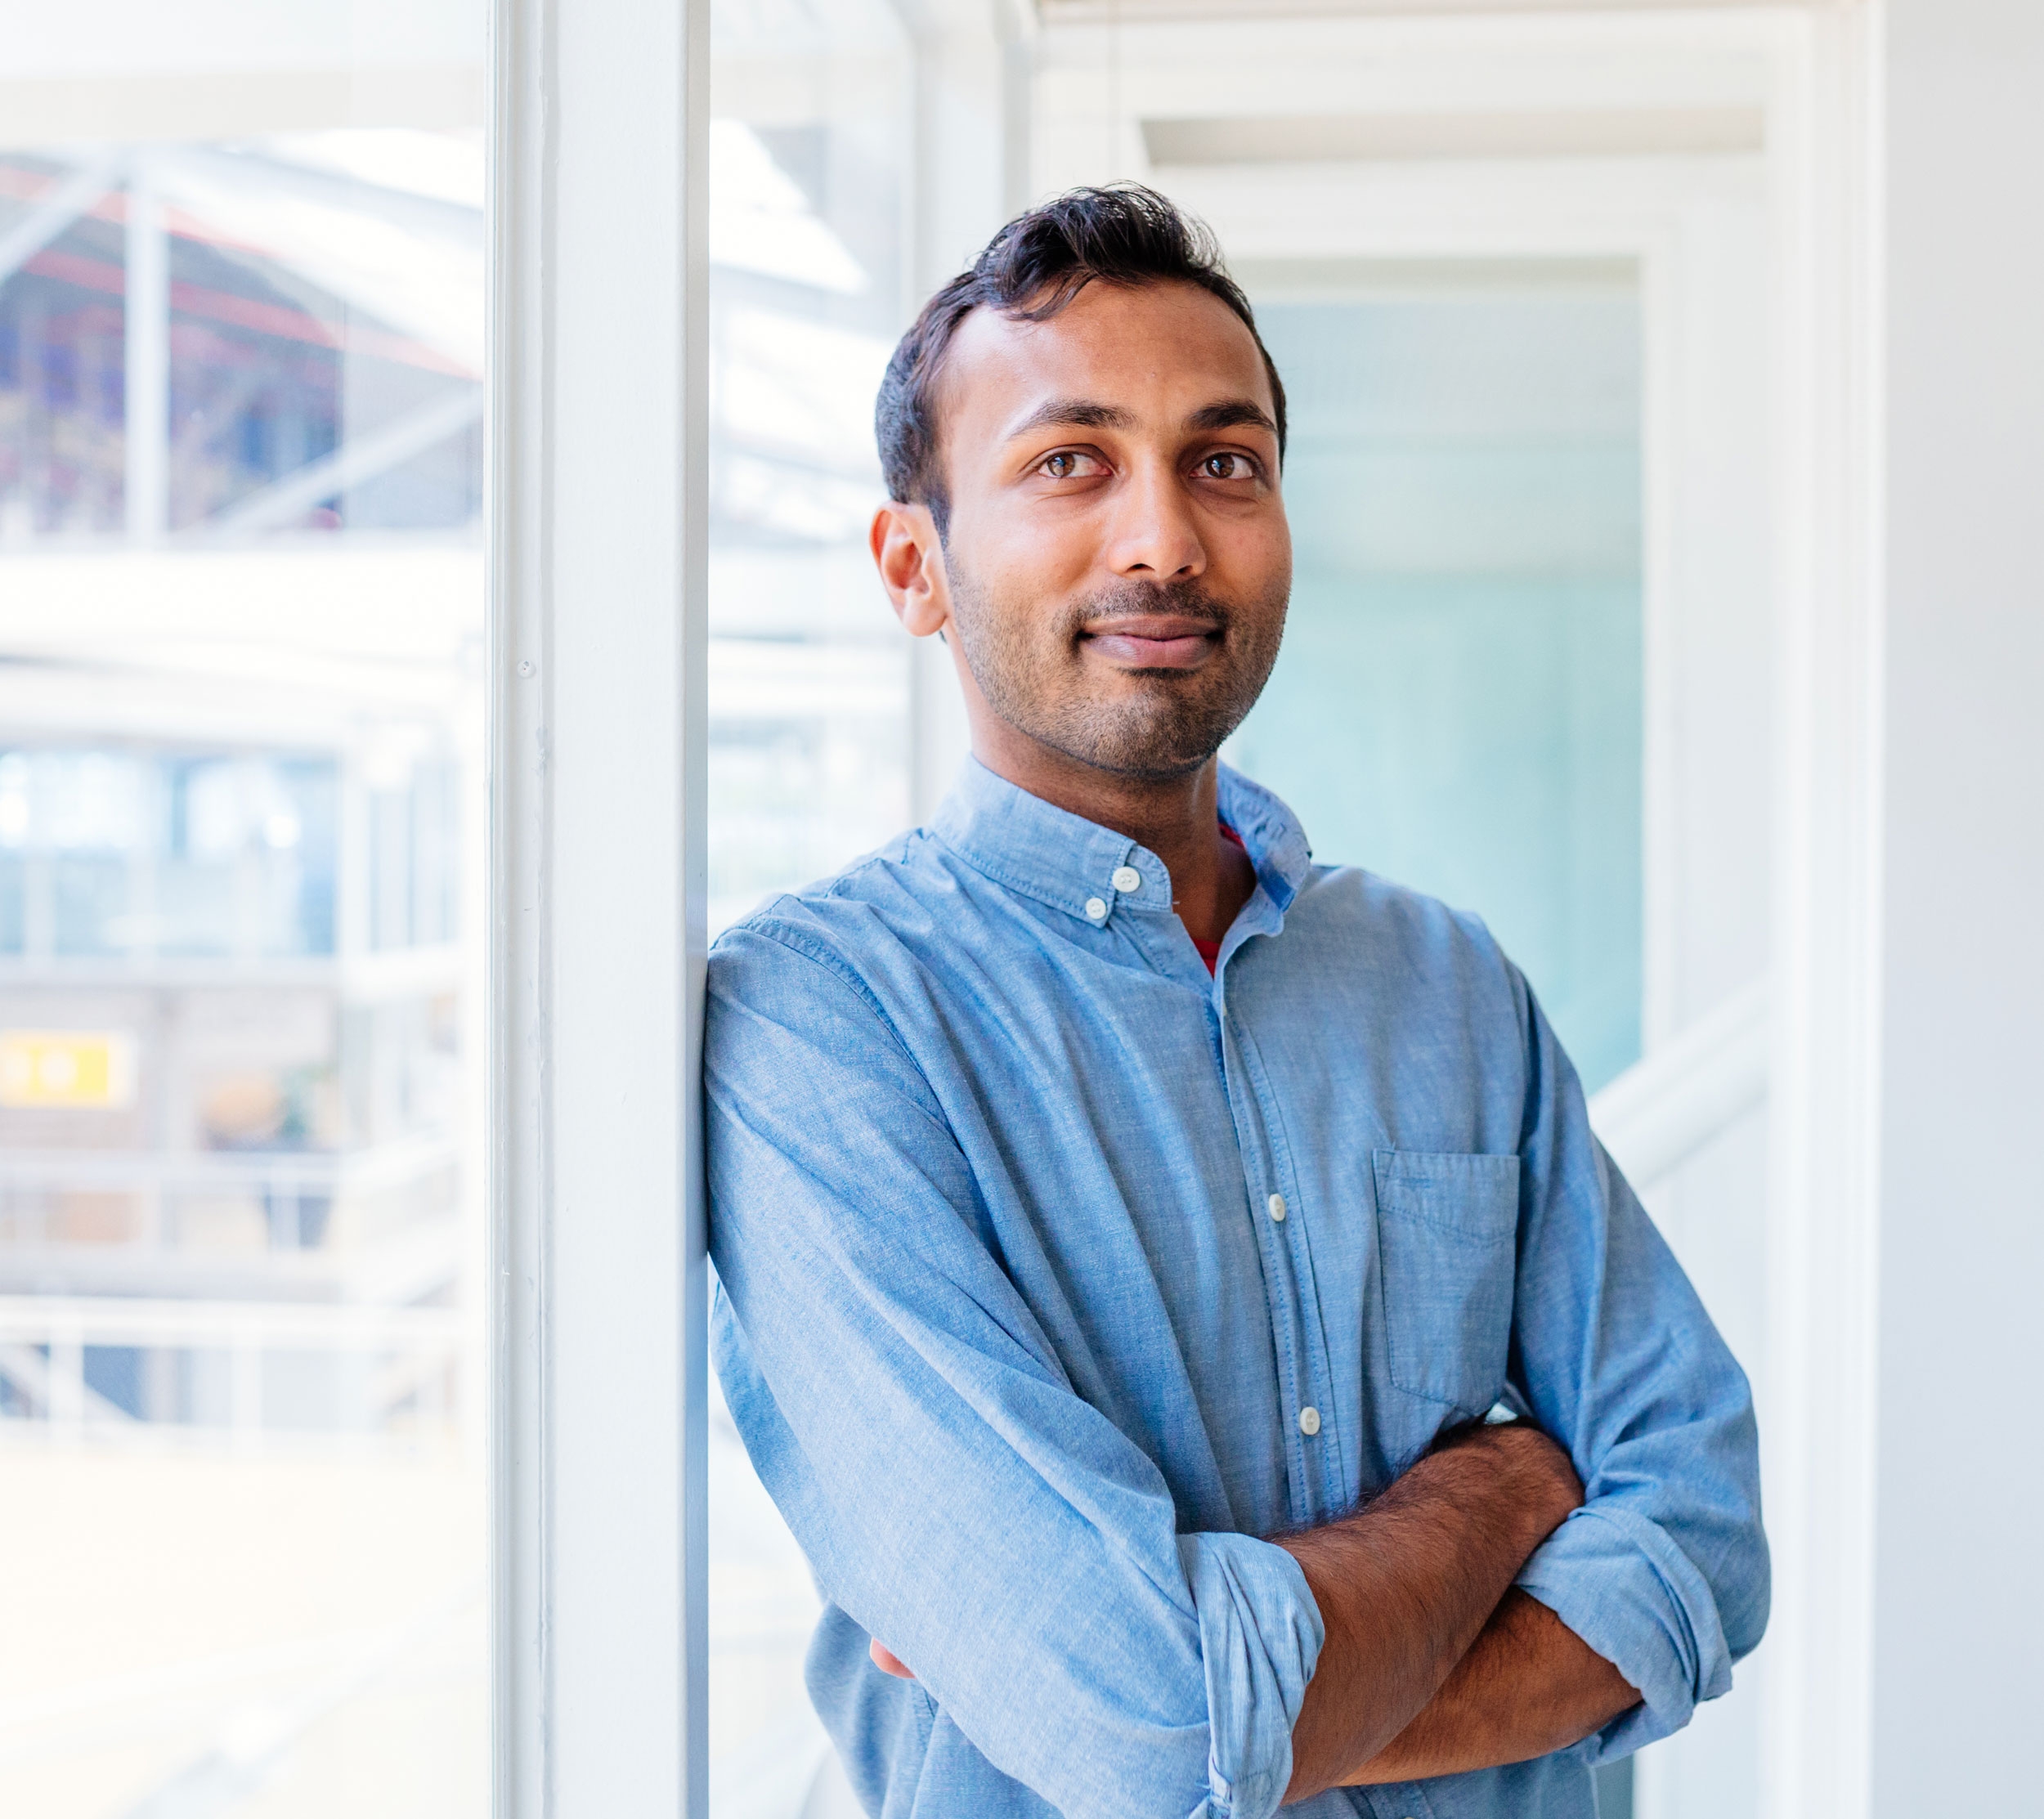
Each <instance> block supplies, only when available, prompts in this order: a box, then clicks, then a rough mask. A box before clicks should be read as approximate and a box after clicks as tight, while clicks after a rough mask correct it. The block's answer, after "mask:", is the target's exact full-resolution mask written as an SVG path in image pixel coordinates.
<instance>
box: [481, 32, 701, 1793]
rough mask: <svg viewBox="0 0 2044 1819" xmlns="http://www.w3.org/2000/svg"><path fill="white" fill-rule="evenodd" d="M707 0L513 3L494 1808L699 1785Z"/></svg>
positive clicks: (496, 658) (494, 580) (496, 423)
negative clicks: (664, 3)
mask: <svg viewBox="0 0 2044 1819" xmlns="http://www.w3.org/2000/svg"><path fill="white" fill-rule="evenodd" d="M708 52H709V29H708V6H707V3H706V0H679V4H670V5H666V6H652V5H647V4H643V3H637V0H574V4H572V5H558V4H553V3H549V0H495V6H494V16H493V20H492V60H491V72H492V83H491V87H492V96H491V122H492V124H491V204H490V221H491V239H490V254H491V257H490V299H491V301H490V311H491V317H490V320H491V382H490V415H489V422H488V442H489V450H490V460H491V474H490V483H489V500H490V509H491V534H490V545H489V550H490V610H491V629H490V638H489V652H490V656H489V661H490V706H491V916H490V930H491V946H492V952H491V994H490V997H491V1057H492V1077H491V1145H490V1149H491V1176H492V1181H491V1207H492V1212H493V1217H492V1221H491V1225H492V1233H491V1236H492V1250H491V1259H490V1280H491V1297H490V1316H491V1378H492V1383H493V1391H494V1400H493V1404H492V1410H491V1433H492V1442H493V1448H492V1470H491V1485H492V1510H491V1530H492V1560H493V1566H492V1575H491V1586H492V1602H491V1611H492V1629H493V1640H492V1654H493V1669H494V1682H495V1696H494V1710H493V1732H494V1738H495V1742H494V1765H493V1767H494V1775H493V1779H494V1785H495V1812H496V1814H497V1815H499V1819H539V1816H540V1815H542V1814H545V1815H548V1816H568V1819H580V1816H584V1815H586V1816H588V1819H625V1816H627V1815H633V1814H641V1813H647V1814H653V1813H657V1814H684V1813H685V1814H688V1815H691V1816H700V1815H702V1813H704V1812H706V1809H707V1804H708V1801H707V1786H708V1776H707V1763H706V1728H707V1721H706V1713H707V1697H706V1685H705V1678H704V1677H705V1670H706V1653H707V1651H706V1624H705V1611H704V1605H705V1597H704V1586H705V1577H704V1575H705V1565H704V1553H705V1521H704V1495H703V1479H704V1463H705V1435H706V1407H705V1390H706V1370H707V1363H706V1344H705V1323H706V1304H705V1303H706V1295H705V1291H706V1261H705V1252H704V1222H703V1195H702V1154H701V1149H702V1121H701V1113H700V1083H699V1061H700V1031H701V1027H702V981H703V963H704V948H705V941H704V930H705V898H706V861H705V853H706V845H705V839H704V826H703V816H704V809H705V791H704V768H705V767H704V754H705V724H704V721H705V712H706V697H705V687H704V676H705V668H706V663H705V656H706V614H705V590H706V562H705V547H704V546H705V536H706V522H707V511H706V484H705V476H704V471H703V469H704V462H705V455H706V428H705V426H706V422H707V416H708V412H707V398H706V374H707V361H706V339H705V326H704V325H705V311H703V309H702V307H701V304H702V298H703V296H704V291H705V284H706V274H707V265H706V246H707V238H706V236H707V221H706V209H707V199H708V198H707V183H706V168H707V156H706V148H707V132H708V118H709V106H708V100H709V83H708V77H709V56H708Z"/></svg>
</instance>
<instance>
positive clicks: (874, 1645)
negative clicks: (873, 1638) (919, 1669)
mask: <svg viewBox="0 0 2044 1819" xmlns="http://www.w3.org/2000/svg"><path fill="white" fill-rule="evenodd" d="M866 1652H867V1654H869V1655H872V1658H873V1665H874V1666H875V1667H876V1668H878V1669H880V1671H881V1673H891V1674H892V1675H894V1678H896V1679H897V1680H913V1679H914V1678H916V1676H915V1675H914V1673H912V1672H911V1671H910V1669H909V1666H908V1663H907V1662H906V1661H904V1660H902V1658H901V1657H900V1656H899V1655H897V1654H895V1652H894V1651H893V1650H892V1649H890V1648H884V1647H881V1644H880V1643H878V1642H868V1643H867V1645H866Z"/></svg>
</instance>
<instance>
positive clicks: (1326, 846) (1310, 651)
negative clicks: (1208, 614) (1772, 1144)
mask: <svg viewBox="0 0 2044 1819" xmlns="http://www.w3.org/2000/svg"><path fill="white" fill-rule="evenodd" d="M1257 317H1258V321H1259V324H1260V325H1261V326H1262V329H1263V333H1264V336H1265V338H1266V342H1267V343H1268V344H1269V346H1270V348H1271V354H1272V356H1273V357H1274V358H1275V360H1276V361H1277V365H1278V368H1279V370H1280V373H1281V374H1283V376H1284V381H1285V385H1286V389H1287V392H1288V393H1289V401H1290V405H1291V417H1292V436H1291V448H1290V453H1289V459H1288V462H1287V467H1286V472H1285V477H1284V487H1285V492H1286V496H1287V500H1288V504H1289V510H1290V515H1291V520H1292V526H1293V538H1294V544H1295V558H1294V560H1295V576H1294V585H1293V600H1292V612H1291V619H1290V621H1289V627H1288V629H1287V632H1286V635H1285V644H1284V653H1283V655H1282V656H1281V657H1280V660H1279V662H1278V666H1277V670H1276V671H1275V674H1274V675H1273V676H1272V678H1271V685H1270V687H1269V688H1268V690H1267V691H1266V693H1265V695H1264V697H1263V700H1262V702H1261V703H1260V704H1259V705H1258V706H1257V709H1256V710H1255V712H1254V713H1253V715H1251V716H1250V718H1249V719H1248V721H1247V722H1246V723H1245V724H1244V727H1243V728H1242V730H1241V732H1240V733H1239V734H1238V735H1237V736H1236V737H1235V741H1233V743H1232V745H1231V746H1230V752H1229V755H1230V759H1232V760H1233V761H1234V762H1235V763H1236V764H1239V765H1240V767H1241V768H1243V769H1244V770H1246V771H1248V773H1250V774H1251V775H1253V776H1255V777H1258V778H1260V779H1261V780H1262V781H1263V782H1266V783H1267V784H1269V785H1270V786H1271V787H1272V788H1274V789H1275V790H1276V791H1278V792H1279V793H1280V795H1283V796H1284V797H1285V799H1286V800H1288V801H1289V802H1290V803H1291V804H1292V805H1293V808H1294V809H1297V810H1298V813H1299V815H1300V817H1301V818H1302V820H1303V821H1304V822H1305V824H1306V827H1307V831H1308V833H1309V834H1310V835H1311V837H1312V839H1313V842H1314V847H1315V850H1316V854H1317V855H1318V856H1319V857H1320V858H1322V859H1325V860H1328V861H1330V862H1347V863H1356V864H1360V865H1365V866H1367V867H1369V868H1370V869H1371V870H1373V871H1380V872H1383V873H1384V874H1386V875H1387V876H1391V877H1394V878H1396V879H1398V880H1401V882H1403V883H1405V884H1409V885H1414V886H1417V887H1418V888H1419V889H1423V890H1426V891H1428V892H1431V893H1432V894H1435V895H1437V896H1440V897H1442V898H1446V900H1447V901H1448V902H1450V903H1454V904H1456V905H1458V906H1459V907H1464V908H1468V909H1472V910H1475V911H1476V912H1478V913H1479V914H1481V916H1483V917H1484V918H1485V919H1486V921H1488V922H1489V923H1490V926H1491V928H1492V929H1493V930H1495V932H1496V934H1497V935H1498V937H1499V939H1500V940H1501V941H1502V942H1503V943H1504V946H1505V948H1506V949H1507V950H1508V952H1510V953H1511V954H1512V955H1513V957H1514V958H1515V959H1516V960H1517V961H1518V962H1519V964H1520V965H1521V966H1522V967H1523V968H1524V969H1525V970H1526V974H1527V976H1528V977H1529V978H1530V979H1531V980H1532V982H1533V985H1534V988H1535V990H1536V991H1537V992H1539V993H1540V998H1541V1001H1542V1002H1543V1004H1544V1005H1545V1006H1546V1008H1547V1010H1548V1012H1549V1015H1550V1017H1551V1018H1552V1019H1553V1022H1554V1024H1555V1026H1556V1028H1557V1029H1558V1031H1559V1032H1560V1033H1561V1036H1562V1040H1563V1042H1565V1043H1566V1044H1567V1046H1568V1049H1569V1051H1570V1052H1571V1055H1573V1056H1574V1058H1575V1060H1576V1064H1577V1066H1578V1068H1579V1069H1580V1071H1581V1073H1582V1074H1583V1076H1584V1079H1585V1085H1586V1086H1589V1088H1590V1089H1591V1090H1593V1091H1594V1089H1595V1088H1596V1087H1597V1086H1599V1085H1601V1084H1602V1083H1603V1082H1606V1081H1607V1080H1609V1079H1610V1078H1612V1076H1614V1075H1615V1074H1616V1073H1619V1072H1620V1071H1621V1070H1622V1069H1624V1068H1625V1067H1626V1066H1627V1065H1629V1064H1630V1063H1631V1062H1632V1061H1634V1060H1636V1059H1638V1054H1639V1014H1640V979H1641V956H1640V941H1641V901H1640V898H1641V814H1642V803H1641V743H1642V720H1643V678H1642V652H1641V580H1640V432H1639V424H1640V336H1639V311H1638V297H1637V293H1636V291H1635V290H1634V289H1633V288H1632V287H1631V286H1630V285H1629V284H1627V283H1625V282H1624V281H1623V280H1616V279H1614V278H1611V277H1608V276H1607V277H1604V278H1602V280H1598V281H1592V280H1584V281H1582V282H1580V283H1576V284H1568V285H1559V286H1558V285H1553V284H1549V285H1548V286H1545V287H1542V288H1536V287H1528V288H1526V289H1511V288H1509V285H1508V284H1506V285H1504V286H1499V284H1496V283H1495V281H1494V282H1493V283H1492V284H1490V285H1489V286H1487V287H1486V288H1482V289H1472V288H1470V287H1469V286H1468V285H1467V284H1464V285H1463V286H1462V287H1461V288H1459V289H1458V288H1456V287H1455V286H1454V285H1452V284H1450V285H1446V286H1443V287H1441V288H1439V289H1434V290H1431V291H1427V292H1423V293H1406V294H1379V295H1377V296H1374V297H1363V298H1358V299H1356V300H1352V301H1337V302H1270V303H1263V304H1260V305H1259V307H1258V311H1257Z"/></svg>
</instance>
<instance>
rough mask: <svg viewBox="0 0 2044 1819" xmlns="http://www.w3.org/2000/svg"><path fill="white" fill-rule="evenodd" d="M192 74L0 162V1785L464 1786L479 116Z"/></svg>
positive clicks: (341, 1792) (475, 1162) (132, 1805)
mask: <svg viewBox="0 0 2044 1819" xmlns="http://www.w3.org/2000/svg"><path fill="white" fill-rule="evenodd" d="M217 86H219V94H220V95H221V96H224V97H225V99H224V100H222V101H221V102H220V107H219V109H218V110H217V111H219V112H220V114H221V115H222V118H221V119H219V121H218V122H217V128H218V129H217V130H211V129H209V128H208V119H207V109H208V106H209V105H211V103H210V102H209V101H208V98H207V92H204V91H203V89H201V90H200V91H195V92H192V93H181V92H178V91H177V88H176V85H175V84H174V83H172V84H170V85H169V87H168V89H167V90H166V92H167V93H168V94H169V95H170V96H171V98H172V100H173V101H175V102H176V104H177V105H178V106H181V107H183V108H184V109H185V110H186V112H187V113H189V114H191V131H190V132H188V133H186V135H184V136H183V137H177V138H175V139H173V140H168V141H155V142H151V143H149V144H146V145H145V144H136V145H114V146H105V145H94V146H87V147H70V146H63V145H54V146H35V147H30V148H26V149H22V150H10V151H7V152H5V153H4V154H0V659H4V661H0V1448H4V1449H6V1457H7V1473H8V1476H9V1478H10V1481H11V1483H12V1484H13V1485H14V1486H15V1491H14V1494H12V1495H11V1497H10V1499H8V1501H9V1503H10V1506H11V1513H10V1514H9V1515H8V1516H7V1517H4V1518H0V1523H4V1526H5V1530H6V1534H7V1547H8V1551H9V1552H10V1553H11V1554H12V1555H13V1556H15V1557H34V1558H36V1559H37V1560H38V1562H39V1566H38V1572H39V1574H40V1575H41V1577H42V1579H43V1583H44V1584H46V1585H47V1593H48V1595H47V1598H45V1599H43V1600H41V1601H30V1602H29V1604H28V1605H27V1606H25V1608H24V1610H23V1611H21V1612H20V1614H19V1616H18V1620H11V1624H10V1629H11V1631H12V1634H11V1637H10V1640H9V1643H8V1646H7V1648H6V1649H5V1650H0V1808H4V1809H5V1810H7V1811H10V1812H13V1811H19V1812H36V1813H38V1814H47V1815H52V1816H55V1815H69V1814H77V1815H79V1816H81V1819H83V1816H92V1819H98V1816H101V1815H106V1814H125V1813H137V1814H140V1813H168V1812H194V1813H196V1812H227V1811H230V1810H231V1811H234V1812H248V1813H260V1812H289V1813H291V1814H293V1815H320V1814H325V1813H329V1812H330V1813H333V1814H336V1815H338V1814H342V1813H345V1812H356V1811H361V1810H364V1809H365V1808H374V1810H377V1811H379V1812H393V1813H395V1812H417V1813H419V1814H420V1815H422V1816H423V1815H426V1814H433V1815H436V1816H437V1815H442V1814H459V1813H462V1812H472V1813H480V1812H482V1811H483V1810H485V1808H486V1805H487V1799H488V1794H487V1790H488V1754H487V1748H486V1711H487V1700H486V1689H487V1683H488V1682H487V1667H486V1652H485V1639H484V1620H483V1603H482V1580H483V1563H484V1561H485V1560H486V1529H485V1526H484V1505H483V1500H482V1409H483V1404H484V1386H483V1383H482V1378H481V1374H480V1360H481V1357H482V1345H481V1319H482V1316H481V1309H480V1304H479V1299H478V1289H479V1283H480V1265H481V1256H482V1202H481V1194H482V1171H481V1163H480V1149H479V1136H480V1119H479V1116H478V1109H479V1104H480V1083H481V1076H480V1071H479V1070H480V1069H481V1065H482V1057H481V1052H480V1046H481V1045H480V1039H479V1038H480V1029H481V1016H482V1002H481V995H480V987H481V979H482V964H481V955H482V949H481V939H482V929H481V919H482V905H481V903H480V900H479V894H478V880H479V876H480V869H481V845H480V842H481V840H482V833H483V818H484V797H483V795H482V789H483V777H482V768H481V762H480V759H481V752H482V674H481V649H482V543H481V530H480V512H481V507H482V431H481V418H482V396H483V386H482V380H483V349H482V336H483V320H484V310H483V284H482V199H483V164H482V137H481V133H480V131H479V130H478V128H477V126H476V125H473V124H464V123H457V122H456V121H454V120H443V121H442V122H441V123H435V124H430V125H421V126H417V127H399V126H386V127H367V128H365V127H351V126H347V125H345V124H338V125H334V126H332V127H328V128H322V129H320V130H307V131H302V132H290V133H285V134H276V133H273V132H272V133H262V134H237V133H235V132H232V131H231V130H226V129H227V128H231V124H232V120H231V116H233V115H235V114H236V112H237V110H240V111H242V112H244V113H246V112H247V111H248V108H249V96H247V95H246V94H243V95H242V96H240V100H238V101H237V100H236V98H235V97H236V91H235V85H234V84H233V83H226V84H224V85H217ZM245 86H246V85H244V87H245ZM258 111H259V110H258ZM428 111H431V110H428ZM454 111H455V113H457V114H458V113H459V110H458V109H457V110H454ZM442 112H443V113H445V112H446V110H442Z"/></svg>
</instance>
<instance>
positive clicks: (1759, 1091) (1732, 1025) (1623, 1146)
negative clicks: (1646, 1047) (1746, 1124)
mask: <svg viewBox="0 0 2044 1819" xmlns="http://www.w3.org/2000/svg"><path fill="white" fill-rule="evenodd" d="M1769 1046H1770V1045H1769V1038H1768V983H1767V981H1766V980H1765V979H1755V981H1753V983H1751V984H1750V985H1746V986H1742V987H1741V988H1740V989H1739V990H1738V991H1737V992H1733V993H1732V996H1731V997H1728V998H1727V999H1726V1000H1725V1001H1724V1003H1723V1004H1721V1005H1719V1006H1717V1008H1716V1009H1715V1010H1711V1011H1710V1012H1709V1013H1707V1014H1706V1015H1704V1016H1701V1017H1699V1018H1698V1019H1697V1020H1696V1022H1695V1023H1693V1024H1691V1025H1690V1026H1689V1027H1688V1028H1687V1029H1685V1030H1683V1031H1682V1032H1681V1033H1680V1034H1679V1035H1677V1036H1676V1037H1674V1038H1673V1039H1672V1040H1671V1041H1670V1042H1666V1043H1665V1044H1663V1045H1662V1046H1660V1047H1658V1048H1656V1049H1655V1050H1654V1051H1652V1052H1651V1053H1650V1054H1649V1055H1647V1057H1646V1059H1645V1060H1642V1061H1637V1062H1635V1063H1634V1064H1633V1065H1632V1066H1631V1067H1629V1068H1628V1069H1626V1070H1625V1072H1624V1073H1621V1074H1620V1075H1619V1077H1618V1078H1616V1080H1614V1081H1612V1082H1611V1083H1610V1085H1608V1086H1604V1087H1602V1088H1601V1089H1599V1090H1598V1091H1597V1092H1596V1093H1594V1094H1593V1095H1591V1098H1590V1102H1589V1121H1590V1125H1591V1127H1592V1128H1593V1129H1594V1130H1595V1131H1596V1132H1597V1135H1598V1140H1600V1141H1601V1142H1602V1144H1603V1145H1604V1147H1605V1148H1606V1149H1608V1150H1609V1151H1610V1152H1611V1159H1612V1160H1613V1161H1615V1162H1616V1163H1617V1164H1618V1166H1619V1167H1620V1169H1622V1170H1623V1171H1624V1172H1625V1178H1626V1179H1627V1180H1628V1181H1630V1182H1631V1183H1632V1185H1634V1187H1635V1188H1637V1189H1638V1190H1640V1191H1641V1192H1642V1193H1645V1192H1646V1190H1647V1189H1648V1188H1650V1187H1651V1186H1652V1185H1653V1184H1654V1183H1655V1182H1656V1181H1661V1180H1662V1179H1663V1178H1664V1177H1665V1176H1668V1175H1670V1174H1671V1173H1673V1172H1674V1170H1675V1169H1677V1168H1679V1167H1681V1165H1682V1164H1683V1163H1685V1162H1687V1161H1688V1159H1689V1158H1690V1157H1691V1156H1692V1155H1694V1154H1696V1152H1697V1150H1699V1149H1701V1148H1702V1147H1703V1146H1704V1145H1706V1143H1708V1142H1710V1140H1711V1139H1712V1138H1713V1137H1715V1136H1717V1135H1718V1134H1719V1132H1720V1131H1724V1130H1725V1129H1726V1128H1727V1127H1728V1126H1730V1125H1732V1124H1733V1123H1735V1122H1737V1120H1738V1119H1739V1118H1742V1117H1744V1116H1745V1114H1746V1113H1748V1112H1750V1110H1752V1109H1753V1108H1754V1107H1755V1105H1758V1104H1761V1103H1762V1102H1764V1100H1765V1099H1766V1098H1767V1070H1768V1050H1769Z"/></svg>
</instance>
